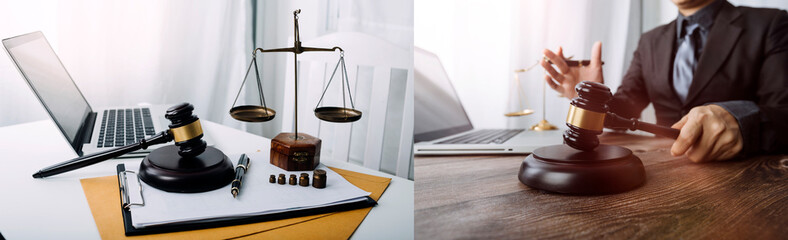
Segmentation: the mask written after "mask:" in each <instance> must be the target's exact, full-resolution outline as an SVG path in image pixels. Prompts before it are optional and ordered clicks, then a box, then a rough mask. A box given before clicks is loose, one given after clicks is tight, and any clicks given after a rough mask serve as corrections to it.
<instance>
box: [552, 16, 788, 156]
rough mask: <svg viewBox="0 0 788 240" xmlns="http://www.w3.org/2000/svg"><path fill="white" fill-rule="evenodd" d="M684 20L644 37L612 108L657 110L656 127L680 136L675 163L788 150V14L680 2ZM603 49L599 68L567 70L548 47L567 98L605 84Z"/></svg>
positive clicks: (597, 53)
mask: <svg viewBox="0 0 788 240" xmlns="http://www.w3.org/2000/svg"><path fill="white" fill-rule="evenodd" d="M673 3H675V4H676V6H678V8H679V15H678V17H677V18H676V20H674V21H672V22H670V23H668V24H665V25H662V26H659V27H657V28H655V29H653V30H651V31H649V32H647V33H644V34H643V35H642V36H641V37H640V42H639V43H638V47H637V49H636V50H635V53H634V58H633V59H632V63H631V65H630V66H629V69H628V70H627V73H626V74H625V75H624V79H623V81H622V83H621V86H620V87H619V88H618V90H617V91H616V93H615V94H614V96H613V100H611V101H610V102H609V103H608V106H610V109H611V111H612V112H615V113H616V114H618V115H621V116H622V117H627V118H632V117H635V118H636V117H638V116H640V113H641V112H642V111H643V109H644V108H645V107H646V106H647V105H648V104H649V103H652V104H653V105H654V109H655V111H656V116H657V124H659V125H664V126H669V125H670V126H672V127H673V128H677V129H681V130H680V131H681V133H680V134H679V137H678V139H676V141H675V142H674V144H673V146H672V147H671V153H672V154H673V155H674V156H678V155H684V154H686V155H687V157H688V158H689V159H690V160H692V161H694V162H705V161H712V160H726V159H731V158H735V157H737V156H746V155H751V154H759V153H771V152H778V151H779V152H786V151H788V14H786V12H785V11H782V10H777V9H765V8H749V7H736V6H733V5H731V4H730V3H728V2H727V1H725V0H673ZM601 52H602V44H601V43H600V42H596V43H594V46H593V47H592V54H591V63H590V65H589V66H585V67H568V66H567V64H566V62H565V61H564V56H563V53H562V50H561V48H559V49H558V51H557V52H552V51H550V50H547V49H545V51H544V54H545V57H546V58H547V59H550V61H551V62H553V63H555V65H554V66H551V65H550V64H548V63H546V62H545V61H542V66H543V67H544V68H545V69H546V70H547V73H548V75H547V76H545V80H546V81H547V83H548V84H549V85H550V86H551V87H552V88H553V89H555V90H556V91H558V92H559V93H562V94H563V95H564V96H566V97H568V98H570V99H571V98H574V97H576V96H577V93H576V92H575V91H574V86H575V85H576V84H577V83H579V82H580V81H595V82H600V83H604V78H603V76H602V64H601V55H602V54H601Z"/></svg>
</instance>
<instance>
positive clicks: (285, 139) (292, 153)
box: [271, 133, 322, 171]
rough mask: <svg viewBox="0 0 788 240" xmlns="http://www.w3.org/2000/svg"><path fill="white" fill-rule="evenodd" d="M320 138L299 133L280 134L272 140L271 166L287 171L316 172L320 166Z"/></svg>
mask: <svg viewBox="0 0 788 240" xmlns="http://www.w3.org/2000/svg"><path fill="white" fill-rule="evenodd" d="M321 142H322V141H321V140H320V139H319V138H316V137H313V136H310V135H309V134H304V133H299V134H298V139H295V134H293V133H280V134H279V135H276V137H274V139H271V164H273V165H275V166H277V167H279V168H281V169H284V170H286V171H308V170H314V169H315V168H316V167H317V165H318V164H320V143H321Z"/></svg>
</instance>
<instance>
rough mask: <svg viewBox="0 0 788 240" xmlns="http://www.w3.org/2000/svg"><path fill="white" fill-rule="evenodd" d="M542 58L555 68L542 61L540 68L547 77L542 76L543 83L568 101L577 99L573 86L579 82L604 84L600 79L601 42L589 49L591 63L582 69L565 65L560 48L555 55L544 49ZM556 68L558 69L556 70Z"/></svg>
mask: <svg viewBox="0 0 788 240" xmlns="http://www.w3.org/2000/svg"><path fill="white" fill-rule="evenodd" d="M544 56H545V57H547V59H550V61H551V62H553V65H555V67H553V66H550V63H548V62H547V61H545V60H544V59H542V62H541V64H542V67H543V68H544V69H545V70H546V71H547V75H545V76H544V78H545V81H547V84H548V85H550V88H552V89H553V90H555V91H557V92H558V93H560V94H561V95H563V96H564V97H567V98H569V99H572V98H575V97H577V92H575V85H577V84H578V83H580V82H581V81H591V82H598V83H605V81H604V79H603V78H602V42H595V43H594V46H593V47H592V48H591V63H590V64H589V65H588V66H584V67H577V66H573V67H569V66H568V65H566V61H565V60H564V59H565V58H564V53H563V49H562V48H561V47H559V48H558V52H557V53H553V52H552V51H550V50H548V49H545V50H544ZM556 68H558V69H557V70H556Z"/></svg>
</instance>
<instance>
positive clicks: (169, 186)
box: [139, 146, 235, 193]
mask: <svg viewBox="0 0 788 240" xmlns="http://www.w3.org/2000/svg"><path fill="white" fill-rule="evenodd" d="M139 177H140V180H142V181H144V182H145V183H147V184H148V185H150V186H151V187H154V188H157V189H160V190H163V191H167V192H181V193H196V192H206V191H210V190H214V189H217V188H221V187H224V186H227V184H230V182H232V181H233V179H234V178H235V169H234V168H233V163H232V162H230V159H228V158H227V156H226V155H224V153H222V151H219V149H216V148H214V147H210V146H209V147H206V148H205V152H203V153H201V154H200V155H197V156H195V157H192V158H184V157H181V156H180V155H178V147H177V146H165V147H162V148H158V149H156V150H153V152H151V153H150V154H148V156H147V157H145V159H143V160H142V163H141V164H140V172H139Z"/></svg>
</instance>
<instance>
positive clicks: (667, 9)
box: [414, 0, 788, 128]
mask: <svg viewBox="0 0 788 240" xmlns="http://www.w3.org/2000/svg"><path fill="white" fill-rule="evenodd" d="M729 2H730V3H732V4H733V5H745V6H754V7H770V8H780V9H788V1H783V0H729ZM414 11H415V16H414V17H415V22H416V25H415V26H414V31H415V36H414V37H415V38H414V42H415V46H416V47H419V48H422V49H425V50H427V51H430V52H433V53H435V54H437V55H438V56H439V57H440V60H441V61H442V62H443V66H444V68H445V69H446V72H447V73H448V75H449V78H450V79H451V80H452V83H453V84H454V87H455V88H456V90H457V93H458V95H459V97H460V100H461V101H462V103H463V105H464V106H465V110H466V111H467V112H468V115H469V117H470V120H471V122H472V123H473V125H474V127H476V128H528V127H530V126H531V125H533V124H535V123H537V122H538V121H539V120H541V118H542V113H543V109H542V84H543V82H544V78H543V76H544V75H545V72H544V70H543V69H542V68H541V66H537V67H535V68H533V69H532V70H530V71H528V72H525V73H520V75H519V79H520V82H521V84H522V87H523V89H524V93H525V100H524V101H523V103H524V104H526V103H527V106H528V107H529V108H531V109H533V110H535V113H534V114H532V115H528V116H525V117H516V118H507V117H504V113H506V112H511V111H517V110H520V109H517V108H518V107H517V106H518V104H517V101H518V95H517V92H516V88H515V86H516V84H515V82H514V72H513V71H514V70H515V69H522V68H526V67H529V66H532V65H533V64H535V63H537V61H538V60H539V59H541V57H542V51H543V50H544V49H545V48H548V49H551V50H553V51H556V50H557V49H558V46H563V49H564V56H566V57H569V56H574V58H573V59H575V60H579V59H590V57H591V45H592V44H593V42H594V41H602V60H603V61H604V62H605V65H604V67H603V71H604V73H603V74H604V78H605V84H606V85H607V86H608V87H610V88H611V90H612V91H613V92H615V89H617V88H618V86H619V85H620V84H621V78H622V77H623V75H624V72H625V71H626V70H627V68H628V67H629V63H630V61H631V59H632V54H633V52H634V51H635V48H636V47H637V43H638V39H639V38H640V35H641V34H642V33H645V32H647V31H649V30H651V29H653V28H654V27H657V26H659V25H662V24H666V23H669V22H670V21H673V20H674V19H675V18H676V16H677V14H678V9H677V8H676V6H675V5H674V4H673V3H672V2H671V1H670V0H587V1H574V0H549V1H548V0H538V1H537V0H534V1H519V0H501V1H478V0H419V1H415V9H414ZM545 98H546V106H547V109H546V110H545V111H544V113H545V115H546V118H547V120H548V121H549V122H551V123H553V124H554V125H558V126H559V127H564V126H563V123H564V121H565V119H566V113H567V111H568V108H569V100H568V99H566V98H564V97H559V96H558V93H556V92H555V91H553V90H552V89H550V88H549V86H548V87H547V92H546V96H545ZM641 118H642V119H643V120H645V121H648V122H655V121H656V119H655V117H654V110H653V108H652V107H651V106H649V107H648V108H646V110H645V111H644V112H643V115H642V117H641ZM564 128H565V127H564Z"/></svg>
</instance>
